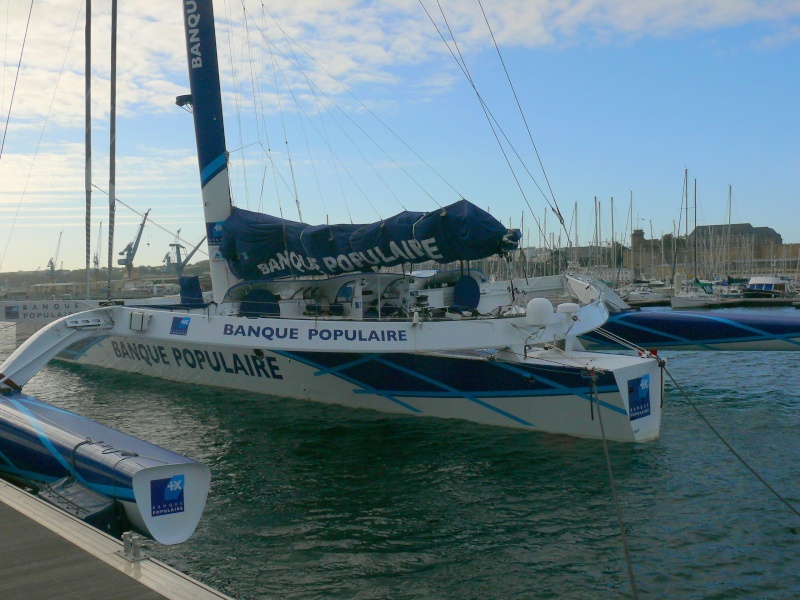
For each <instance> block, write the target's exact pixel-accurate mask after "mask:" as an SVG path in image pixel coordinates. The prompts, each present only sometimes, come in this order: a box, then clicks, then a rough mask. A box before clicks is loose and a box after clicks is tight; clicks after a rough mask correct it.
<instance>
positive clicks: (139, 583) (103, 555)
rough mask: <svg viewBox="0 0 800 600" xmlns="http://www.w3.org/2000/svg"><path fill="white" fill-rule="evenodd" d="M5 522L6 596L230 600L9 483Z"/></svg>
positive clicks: (2, 505) (3, 492)
mask: <svg viewBox="0 0 800 600" xmlns="http://www.w3.org/2000/svg"><path fill="white" fill-rule="evenodd" d="M0 523H2V528H1V529H0V531H1V532H2V536H0V564H2V565H3V576H2V578H0V598H25V599H26V600H36V599H40V598H41V599H44V598H104V599H108V600H112V599H115V598H118V599H120V600H121V599H125V600H129V599H130V600H150V599H158V598H171V599H176V600H178V599H185V600H206V599H209V600H210V599H228V600H230V597H229V596H226V595H225V594H222V593H221V592H218V591H216V590H214V589H212V588H210V587H208V586H206V585H204V584H202V583H200V582H198V581H196V580H194V579H192V578H191V577H189V576H188V575H185V574H183V573H181V572H179V571H176V570H175V569H173V568H171V567H169V566H167V565H165V564H164V563H161V562H159V561H157V560H155V559H152V558H147V557H145V558H142V559H141V560H130V559H129V558H126V557H125V555H124V546H123V543H122V542H121V541H120V540H117V539H115V538H113V537H111V536H109V535H106V534H105V533H103V532H102V531H100V530H98V529H95V528H94V527H92V526H90V525H87V524H86V523H84V522H83V521H81V520H80V519H77V518H75V517H73V516H71V515H69V514H67V513H66V512H64V511H62V510H60V509H58V508H56V507H54V506H52V505H51V504H48V503H47V502H44V501H43V500H40V499H39V498H36V497H35V496H33V495H31V494H29V493H27V492H25V491H24V490H21V489H20V488H17V487H15V486H13V485H11V484H9V483H7V482H5V481H2V480H0Z"/></svg>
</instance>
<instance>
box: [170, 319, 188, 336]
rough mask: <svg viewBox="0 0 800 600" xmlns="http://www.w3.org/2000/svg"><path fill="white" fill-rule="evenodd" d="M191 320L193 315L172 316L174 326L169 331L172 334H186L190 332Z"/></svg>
mask: <svg viewBox="0 0 800 600" xmlns="http://www.w3.org/2000/svg"><path fill="white" fill-rule="evenodd" d="M189 321H191V317H172V327H170V329H169V332H170V334H172V335H186V334H187V333H188V332H189Z"/></svg>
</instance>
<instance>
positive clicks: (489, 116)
mask: <svg viewBox="0 0 800 600" xmlns="http://www.w3.org/2000/svg"><path fill="white" fill-rule="evenodd" d="M419 3H420V5H421V6H422V8H423V10H425V13H426V14H427V15H428V18H429V19H430V21H431V23H433V26H434V27H435V28H436V30H437V32H438V33H439V37H440V38H441V39H442V41H443V42H444V44H445V46H447V49H448V50H449V51H450V54H451V56H453V59H454V60H455V61H456V64H458V65H459V67H460V68H461V71H462V72H463V73H464V76H465V77H466V78H467V81H469V83H470V85H471V86H472V89H473V91H474V92H475V95H476V96H477V98H478V101H479V102H480V104H481V107H482V109H483V112H484V114H485V115H486V118H487V120H488V121H489V126H490V127H491V129H492V132H493V133H494V136H495V140H497V145H498V146H499V147H500V151H501V152H502V153H503V157H504V158H505V160H506V164H507V165H508V168H509V170H510V171H511V174H512V176H513V177H514V180H515V182H516V184H517V187H518V188H519V190H520V193H521V194H522V198H523V199H524V200H525V204H526V205H527V206H528V210H530V211H531V214H532V215H533V214H534V212H533V209H532V208H531V205H530V202H529V201H528V196H527V194H525V192H524V190H523V188H522V184H521V182H520V181H519V178H518V177H517V174H516V171H515V170H514V167H513V166H512V165H511V162H510V161H509V159H508V155H507V153H506V151H505V149H504V147H503V145H502V143H501V142H500V139H499V136H498V135H497V132H498V131H499V132H500V133H501V134H502V136H503V139H505V141H506V143H507V144H508V147H509V148H510V149H511V151H512V152H513V153H514V156H516V157H517V160H518V161H519V162H520V165H521V166H522V168H523V170H524V171H525V172H526V173H527V174H528V177H530V179H531V181H532V182H533V184H534V185H535V186H536V189H538V190H539V193H540V194H541V195H542V198H543V199H544V201H545V203H546V204H547V206H548V207H549V208H550V210H551V211H553V213H554V214H555V215H556V216H557V217H558V219H559V221H560V223H561V225H562V228H563V225H564V219H563V217H562V215H561V212H560V211H559V210H558V209H557V207H554V206H553V205H552V204H551V203H550V200H549V199H548V198H547V195H546V194H545V193H544V190H543V189H542V188H541V186H540V185H539V182H538V181H536V178H535V177H534V176H533V173H531V171H530V169H528V165H527V164H526V163H525V161H524V160H523V159H522V157H521V156H520V154H519V152H517V149H516V147H515V146H514V144H513V143H512V142H511V140H510V139H509V137H508V135H506V132H505V130H504V129H503V127H502V126H501V125H500V122H499V121H498V120H497V118H496V117H495V116H494V113H492V111H491V109H490V108H489V106H488V105H487V104H486V102H485V101H484V99H483V96H482V95H481V94H480V92H478V88H477V86H476V84H475V81H474V80H473V78H472V75H471V74H470V73H469V71H468V69H467V66H466V61H465V60H464V58H463V56H462V55H461V50H460V49H459V47H458V42H456V40H455V35H454V34H453V31H452V29H450V24H449V22H448V21H447V17H446V16H445V15H444V11H443V10H442V8H441V4H438V0H437V4H438V6H439V10H440V12H441V14H442V18H443V19H444V22H445V24H446V25H447V29H448V31H449V33H450V37H451V38H452V39H453V44H454V45H455V47H456V50H457V51H458V54H459V57H460V60H459V57H456V55H455V53H454V52H453V50H452V49H451V48H450V45H449V44H448V42H447V40H446V39H445V38H444V36H443V35H442V33H441V31H440V30H439V27H438V26H437V25H436V23H435V22H434V21H433V18H432V17H431V15H430V13H429V12H428V10H427V8H425V5H424V4H422V0H419ZM492 123H494V125H492ZM495 127H496V129H495ZM540 231H541V230H540ZM566 234H567V241H569V240H570V238H569V232H568V231H567V232H566Z"/></svg>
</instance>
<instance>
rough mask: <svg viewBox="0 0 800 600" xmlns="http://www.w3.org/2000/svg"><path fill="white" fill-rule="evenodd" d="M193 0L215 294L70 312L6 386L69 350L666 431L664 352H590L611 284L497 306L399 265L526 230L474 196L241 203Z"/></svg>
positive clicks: (450, 414)
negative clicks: (374, 218) (306, 211)
mask: <svg viewBox="0 0 800 600" xmlns="http://www.w3.org/2000/svg"><path fill="white" fill-rule="evenodd" d="M183 9H184V23H185V33H186V48H187V59H188V68H189V79H190V86H191V103H192V107H193V115H194V124H195V134H196V139H197V154H198V160H199V168H200V179H201V186H202V199H203V206H204V214H205V221H206V229H207V234H208V236H207V239H208V242H207V243H208V250H209V256H210V271H211V279H212V287H213V294H214V302H212V303H210V304H207V305H205V304H202V303H201V304H196V305H194V306H189V305H176V306H171V307H170V306H166V307H158V308H155V307H148V306H143V307H130V306H109V307H101V308H98V309H94V310H89V311H86V312H83V313H79V314H76V315H71V316H68V317H65V318H64V319H61V320H59V321H56V322H54V323H52V324H50V325H48V326H47V327H45V328H44V329H42V330H40V331H39V332H37V333H36V334H35V335H34V336H32V337H31V338H30V339H29V340H28V341H26V342H25V343H24V344H23V345H22V346H20V348H18V349H17V351H16V352H14V354H13V355H12V356H11V357H10V358H9V359H8V360H7V361H6V362H5V363H4V364H3V365H2V366H0V386H2V387H6V388H10V389H12V390H20V389H21V387H22V386H23V385H24V384H25V383H27V381H28V380H29V379H30V378H31V377H33V376H34V375H35V374H36V373H37V372H38V371H39V369H41V368H42V366H44V365H45V364H46V363H47V362H48V361H49V360H51V359H52V358H53V357H56V356H58V357H59V358H61V359H66V360H71V361H74V362H77V363H79V364H87V365H97V366H102V367H107V368H112V369H117V370H121V371H127V372H133V373H141V374H145V375H150V376H155V377H160V378H164V379H170V380H176V381H183V382H189V383H194V384H201V385H213V386H219V387H223V388H231V389H239V390H249V391H253V392H260V393H265V394H271V395H273V396H279V397H284V398H292V399H306V400H314V401H319V402H326V403H334V404H340V405H344V406H349V407H357V408H370V409H374V410H378V411H383V412H388V413H399V414H402V415H413V416H437V417H445V418H458V419H466V420H468V421H473V422H477V423H482V424H489V425H499V426H506V427H515V428H521V429H527V430H531V431H545V432H551V433H561V434H568V435H574V436H580V437H589V438H605V439H609V440H617V441H647V440H652V439H655V438H657V437H658V434H659V428H660V422H661V397H662V392H663V370H662V366H663V363H662V361H660V360H659V359H657V358H654V357H652V356H650V355H647V354H646V353H640V354H639V355H619V354H602V353H590V352H585V351H584V350H583V349H582V347H581V344H580V342H579V341H578V336H580V335H582V334H585V333H587V332H590V331H592V330H594V329H596V328H598V327H599V326H601V325H602V324H603V323H604V322H605V320H606V319H607V318H608V311H607V309H606V307H605V305H604V304H603V303H602V301H601V300H600V299H599V298H596V297H595V298H594V299H593V300H592V299H590V300H589V301H587V302H585V303H583V304H578V303H573V302H567V303H563V304H560V305H559V306H558V307H557V308H555V309H554V307H553V305H552V303H551V302H550V300H548V299H547V298H545V297H537V298H532V299H531V300H530V301H528V302H527V304H526V305H525V306H524V307H514V306H496V307H492V310H491V312H486V311H485V310H483V309H484V307H482V306H481V294H482V288H481V286H480V284H479V281H478V280H477V279H476V277H475V276H474V273H473V272H472V271H470V270H469V269H465V270H463V271H456V272H453V273H451V274H450V275H449V276H444V275H441V274H424V273H418V274H414V273H412V274H407V273H391V272H387V271H386V269H385V267H392V266H395V265H399V264H402V263H408V262H422V261H424V260H435V261H439V262H441V263H446V262H450V261H453V260H456V261H458V260H460V261H469V260H473V259H477V258H482V257H486V256H491V255H494V254H502V253H504V252H507V251H508V249H509V248H511V247H513V246H514V245H515V243H516V241H517V239H518V237H519V232H517V231H515V230H509V229H507V228H506V227H504V226H503V225H502V224H501V223H500V222H499V221H497V220H495V219H494V218H493V217H491V216H490V215H489V214H488V213H485V212H484V211H482V210H480V209H478V208H477V207H475V206H474V205H472V204H470V203H469V202H467V201H466V200H461V201H459V202H456V203H454V204H452V205H450V206H447V207H444V208H440V209H436V210H434V211H431V212H427V213H413V212H403V213H400V214H399V215H396V216H394V217H392V218H390V219H386V220H383V221H380V222H378V223H373V224H366V225H338V226H328V225H322V226H314V227H310V226H308V225H306V224H303V223H297V222H291V221H287V220H284V219H279V218H277V217H273V216H269V215H264V214H257V213H252V212H250V211H245V210H242V209H239V208H235V207H234V206H233V204H232V201H231V197H230V191H229V190H230V188H229V180H228V166H227V162H228V161H227V152H226V146H225V133H224V127H223V119H222V101H221V94H220V82H219V70H218V64H217V54H216V39H215V30H214V16H213V9H212V2H211V0H184V2H183ZM483 291H484V292H485V290H483ZM595 296H596V295H595Z"/></svg>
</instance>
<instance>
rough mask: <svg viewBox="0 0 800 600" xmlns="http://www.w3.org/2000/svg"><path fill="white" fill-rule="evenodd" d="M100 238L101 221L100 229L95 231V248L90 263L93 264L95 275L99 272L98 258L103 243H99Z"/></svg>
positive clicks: (101, 254) (101, 223)
mask: <svg viewBox="0 0 800 600" xmlns="http://www.w3.org/2000/svg"><path fill="white" fill-rule="evenodd" d="M102 239H103V222H102V221H100V230H99V231H98V232H97V250H95V251H94V257H93V258H92V265H93V266H94V273H95V277H96V276H97V274H98V273H99V272H100V259H101V258H102V256H103V244H102V243H101V240H102Z"/></svg>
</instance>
